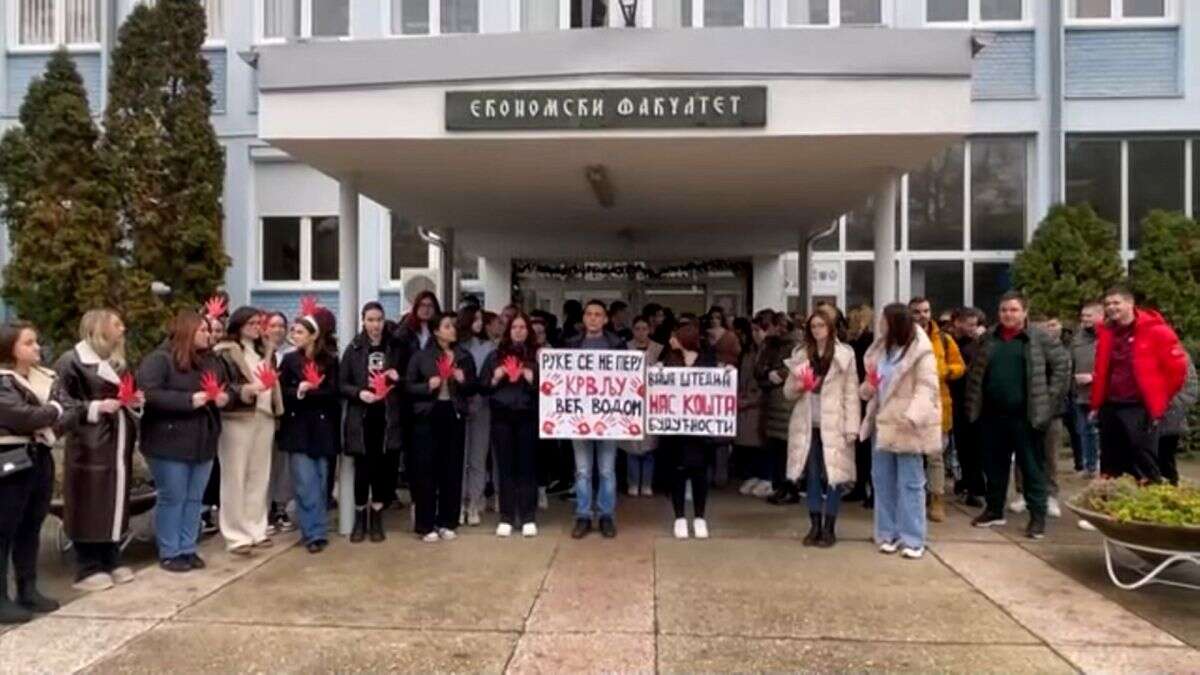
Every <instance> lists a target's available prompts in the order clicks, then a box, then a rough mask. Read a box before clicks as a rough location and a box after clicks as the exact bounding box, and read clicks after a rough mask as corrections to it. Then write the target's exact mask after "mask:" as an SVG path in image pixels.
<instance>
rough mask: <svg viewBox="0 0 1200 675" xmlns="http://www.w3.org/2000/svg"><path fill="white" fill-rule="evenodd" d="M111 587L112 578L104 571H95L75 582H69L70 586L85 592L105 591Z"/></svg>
mask: <svg viewBox="0 0 1200 675" xmlns="http://www.w3.org/2000/svg"><path fill="white" fill-rule="evenodd" d="M112 587H113V578H112V577H111V576H109V575H108V574H107V573H105V572H96V573H95V574H92V575H90V576H87V577H85V578H83V579H80V580H79V581H76V582H75V583H73V584H71V588H74V589H75V590H77V591H84V592H85V593H95V592H97V591H107V590H108V589H110V588H112Z"/></svg>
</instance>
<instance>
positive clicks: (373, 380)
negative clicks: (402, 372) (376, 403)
mask: <svg viewBox="0 0 1200 675" xmlns="http://www.w3.org/2000/svg"><path fill="white" fill-rule="evenodd" d="M369 379H370V385H371V393H373V394H375V398H380V399H382V398H384V397H385V396H387V395H388V392H390V391H391V390H392V385H390V384H388V376H387V373H371V377H370V378H369Z"/></svg>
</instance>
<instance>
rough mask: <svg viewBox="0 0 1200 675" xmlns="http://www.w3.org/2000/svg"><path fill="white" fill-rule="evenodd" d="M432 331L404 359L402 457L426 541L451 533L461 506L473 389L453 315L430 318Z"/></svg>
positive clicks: (472, 363)
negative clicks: (407, 442) (408, 432)
mask: <svg viewBox="0 0 1200 675" xmlns="http://www.w3.org/2000/svg"><path fill="white" fill-rule="evenodd" d="M432 325H433V335H432V337H431V338H430V339H429V342H428V344H426V345H425V348H424V349H422V350H421V351H419V352H417V353H416V354H414V355H413V357H412V359H411V360H409V362H408V372H407V374H406V377H405V382H406V383H407V388H408V394H409V397H410V399H411V400H412V404H413V419H414V424H413V446H412V451H411V454H410V455H409V457H408V458H409V459H411V462H408V464H407V467H406V468H407V469H408V471H409V482H410V484H411V486H412V492H413V505H414V506H415V518H416V520H415V528H414V529H415V531H416V534H417V536H418V537H420V538H421V539H422V540H423V541H426V542H436V541H438V540H439V539H440V540H451V539H454V538H455V537H456V536H457V535H456V534H455V529H457V528H458V517H459V514H460V512H461V510H462V474H463V452H464V449H463V443H464V441H465V433H466V432H465V427H464V418H465V416H466V413H467V407H468V405H469V404H468V399H469V398H470V396H471V394H472V393H474V390H475V386H476V383H475V359H474V358H472V357H471V353H470V352H469V351H467V350H466V348H465V347H463V346H461V345H460V344H459V343H458V329H457V327H456V326H455V315H454V314H453V313H452V312H446V313H442V314H440V315H438V317H437V318H436V319H435V320H434V321H433V324H432Z"/></svg>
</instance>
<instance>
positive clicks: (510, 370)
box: [500, 355, 521, 384]
mask: <svg viewBox="0 0 1200 675" xmlns="http://www.w3.org/2000/svg"><path fill="white" fill-rule="evenodd" d="M500 366H501V367H503V368H504V373H505V374H506V375H508V381H509V382H512V383H514V384H515V383H516V382H517V381H518V380H520V379H521V362H520V361H518V360H517V357H516V356H512V355H509V356H506V357H504V362H503V363H501V364H500Z"/></svg>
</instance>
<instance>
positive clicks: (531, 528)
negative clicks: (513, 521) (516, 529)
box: [521, 523, 537, 537]
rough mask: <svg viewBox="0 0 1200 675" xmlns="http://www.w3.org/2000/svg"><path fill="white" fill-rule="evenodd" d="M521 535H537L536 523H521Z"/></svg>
mask: <svg viewBox="0 0 1200 675" xmlns="http://www.w3.org/2000/svg"><path fill="white" fill-rule="evenodd" d="M521 536H522V537H536V536H537V524H536V523H525V524H524V525H522V526H521Z"/></svg>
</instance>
